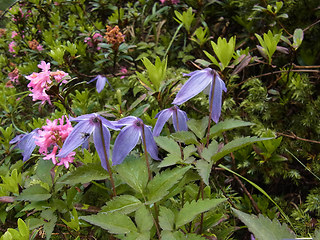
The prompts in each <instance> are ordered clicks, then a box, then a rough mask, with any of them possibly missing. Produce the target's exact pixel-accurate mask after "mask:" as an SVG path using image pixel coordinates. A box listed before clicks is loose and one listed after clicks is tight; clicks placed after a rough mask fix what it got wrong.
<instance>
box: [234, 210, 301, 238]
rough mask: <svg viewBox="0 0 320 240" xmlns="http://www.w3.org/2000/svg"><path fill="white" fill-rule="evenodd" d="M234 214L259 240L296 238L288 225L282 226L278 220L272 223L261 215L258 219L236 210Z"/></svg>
mask: <svg viewBox="0 0 320 240" xmlns="http://www.w3.org/2000/svg"><path fill="white" fill-rule="evenodd" d="M233 212H234V213H235V215H236V216H237V217H238V218H239V219H240V220H241V221H242V222H243V223H245V224H246V225H247V226H248V228H249V230H250V232H252V233H253V234H254V236H255V237H256V238H258V239H261V240H267V239H275V240H282V239H284V238H295V234H293V233H292V232H291V231H290V229H289V228H288V227H287V225H286V224H282V225H281V224H280V223H279V221H278V220H277V219H274V220H273V221H271V220H270V219H268V218H266V217H264V216H263V215H259V216H258V217H257V216H254V215H249V214H246V213H243V212H241V211H239V210H236V209H233Z"/></svg>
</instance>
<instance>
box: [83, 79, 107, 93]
mask: <svg viewBox="0 0 320 240" xmlns="http://www.w3.org/2000/svg"><path fill="white" fill-rule="evenodd" d="M93 81H97V82H96V89H97V92H98V93H100V92H101V91H102V90H103V88H104V86H105V85H106V83H108V84H109V86H110V87H111V84H110V83H109V81H108V79H107V78H106V77H104V76H102V75H98V76H96V77H95V78H93V79H91V80H90V81H89V82H87V84H89V83H91V82H93ZM111 88H112V87H111Z"/></svg>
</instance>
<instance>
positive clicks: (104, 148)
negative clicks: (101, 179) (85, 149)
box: [93, 125, 111, 170]
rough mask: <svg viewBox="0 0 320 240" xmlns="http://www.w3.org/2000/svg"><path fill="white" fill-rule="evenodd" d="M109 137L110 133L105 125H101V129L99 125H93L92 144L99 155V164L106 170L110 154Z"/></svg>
mask: <svg viewBox="0 0 320 240" xmlns="http://www.w3.org/2000/svg"><path fill="white" fill-rule="evenodd" d="M101 133H102V134H103V139H104V143H103V141H102V136H101ZM110 138H111V135H110V132H109V129H108V128H107V127H105V126H104V125H102V131H101V129H100V127H95V129H94V131H93V142H94V146H95V148H96V150H97V152H98V155H99V157H100V160H101V166H102V167H103V168H104V169H106V170H108V168H107V161H109V156H110ZM106 154H107V156H106Z"/></svg>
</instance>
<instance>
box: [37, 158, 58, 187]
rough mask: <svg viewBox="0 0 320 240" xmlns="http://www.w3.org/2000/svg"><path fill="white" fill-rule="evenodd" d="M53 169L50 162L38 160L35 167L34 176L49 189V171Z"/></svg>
mask: <svg viewBox="0 0 320 240" xmlns="http://www.w3.org/2000/svg"><path fill="white" fill-rule="evenodd" d="M53 167H54V164H53V163H52V161H48V160H43V159H40V160H39V164H38V166H37V170H36V175H37V177H38V178H39V179H40V180H41V181H42V182H44V183H47V184H48V185H49V186H50V187H52V185H53V183H52V177H51V174H50V170H51V169H52V168H53Z"/></svg>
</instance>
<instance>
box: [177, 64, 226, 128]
mask: <svg viewBox="0 0 320 240" xmlns="http://www.w3.org/2000/svg"><path fill="white" fill-rule="evenodd" d="M184 76H190V78H189V80H188V81H187V82H186V83H185V84H184V85H183V86H182V88H181V89H180V91H179V92H178V94H177V96H176V98H175V99H174V100H173V102H172V104H176V105H180V104H182V103H184V102H186V101H188V100H189V99H190V98H193V97H194V96H196V95H197V94H199V93H200V92H201V91H203V90H204V89H205V88H206V87H207V86H208V85H210V93H209V102H210V99H211V97H213V100H212V106H211V108H212V109H211V119H212V120H213V121H215V122H216V123H217V122H218V121H219V117H220V114H221V104H222V91H225V92H226V91H227V88H226V85H225V84H224V82H223V80H222V79H221V78H220V76H219V74H218V73H217V72H216V71H215V70H213V69H211V68H205V69H202V70H197V71H194V72H191V73H189V74H184ZM212 94H213V96H212Z"/></svg>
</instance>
